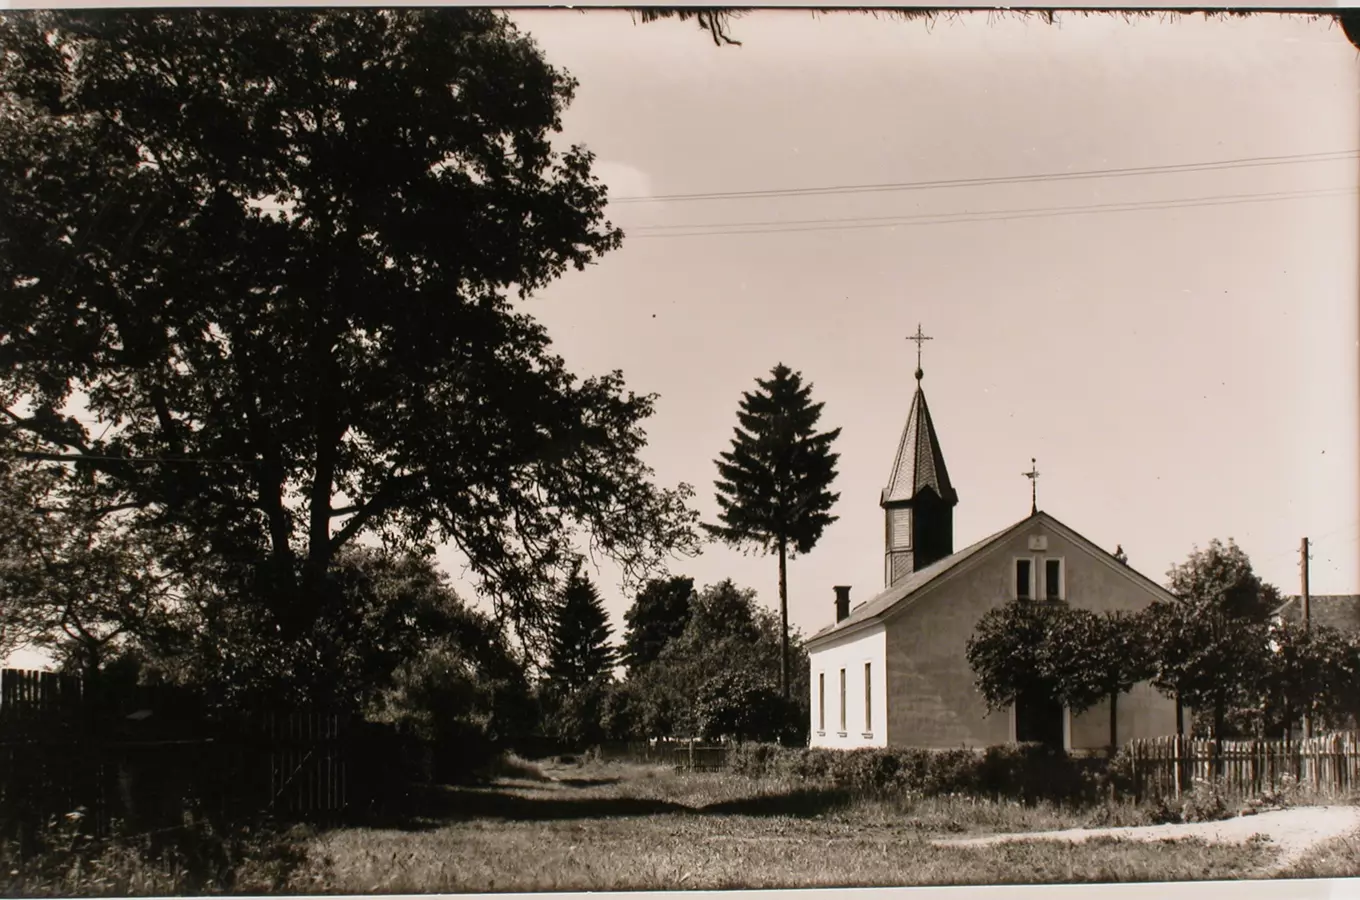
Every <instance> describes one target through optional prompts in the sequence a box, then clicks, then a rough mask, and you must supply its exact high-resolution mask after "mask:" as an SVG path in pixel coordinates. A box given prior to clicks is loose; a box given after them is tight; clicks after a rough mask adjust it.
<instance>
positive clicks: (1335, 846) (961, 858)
mask: <svg viewBox="0 0 1360 900" xmlns="http://www.w3.org/2000/svg"><path fill="white" fill-rule="evenodd" d="M394 799H397V800H398V802H396V803H394V804H393V810H392V811H390V818H389V819H388V820H387V821H385V822H379V821H377V820H374V821H372V822H370V824H368V825H367V826H365V827H345V828H339V829H332V830H320V831H318V830H315V829H311V828H308V827H304V826H295V827H293V828H291V829H288V830H287V831H284V832H278V831H276V830H273V829H268V828H265V829H255V830H249V831H248V832H242V833H241V834H238V835H235V836H230V837H229V839H226V840H223V839H222V838H223V837H224V836H220V835H219V836H218V837H217V838H212V837H211V836H210V835H204V836H200V838H201V840H198V841H197V843H196V842H195V841H194V840H190V841H188V842H187V843H185V842H184V841H180V842H179V843H177V844H175V845H174V850H173V852H169V853H167V852H165V851H162V852H159V853H154V852H153V853H151V854H150V855H148V853H147V852H145V849H143V850H138V849H137V848H136V847H133V846H129V845H123V844H118V843H116V842H115V843H111V844H109V845H107V846H106V847H105V848H104V849H103V850H102V851H99V852H94V848H91V852H80V853H71V852H57V851H54V852H51V853H48V854H46V855H45V856H43V857H41V858H37V859H28V860H22V859H19V858H16V857H13V856H12V855H11V854H10V853H9V849H10V848H8V847H7V846H6V845H0V896H13V897H22V896H133V895H143V896H145V895H161V896H169V895H191V894H219V893H228V894H271V893H289V894H296V893H308V894H314V893H355V894H369V893H426V892H485V891H505V892H510V891H515V892H519V891H543V890H561V891H589V890H631V891H640V890H674V889H705V890H721V889H733V888H797V887H830V886H836V887H850V886H860V887H881V886H908V885H949V884H1018V883H1082V882H1088V883H1089V882H1118V881H1190V880H1206V879H1214V880H1217V879H1242V878H1256V877H1262V876H1263V875H1264V874H1265V872H1266V870H1267V867H1268V866H1270V865H1271V864H1272V863H1273V862H1274V861H1275V860H1276V859H1277V855H1278V851H1277V850H1276V848H1275V847H1274V846H1273V845H1272V844H1271V843H1268V842H1263V841H1259V840H1250V841H1247V842H1245V843H1241V844H1207V843H1203V842H1200V841H1193V840H1178V841H1174V842H1159V843H1140V842H1135V841H1128V840H1117V839H1095V838H1093V839H1090V840H1088V841H1087V842H1085V843H1082V844H1075V845H1073V844H1066V843H1058V842H1047V841H1029V842H1016V843H1002V844H997V845H994V846H981V847H978V846H974V847H937V846H934V845H932V843H931V842H932V841H934V840H937V839H941V838H955V837H970V836H981V835H986V834H998V833H1015V832H1022V831H1023V832H1027V831H1047V830H1055V829H1064V828H1074V827H1083V826H1120V825H1142V824H1148V817H1149V814H1150V810H1149V809H1147V808H1135V807H1131V806H1110V807H1100V808H1096V809H1085V810H1074V809H1064V808H1060V807H1055V806H1052V805H1043V804H1041V805H1038V806H1023V805H1021V804H1018V803H1014V802H986V801H976V800H972V799H969V798H964V797H935V798H925V799H915V800H864V799H854V798H852V797H850V796H848V795H846V794H845V793H842V792H836V791H827V790H816V789H811V788H809V787H808V786H806V785H802V784H798V783H794V782H776V781H767V782H758V781H752V780H751V779H748V778H745V777H742V776H738V775H732V774H681V773H676V772H673V771H669V770H666V769H662V768H659V767H647V766H639V765H626V764H619V763H613V764H592V765H586V766H562V765H556V766H545V767H543V768H539V767H535V766H528V765H516V766H510V767H506V768H504V769H503V770H502V772H501V774H500V776H499V777H498V778H497V779H496V780H495V781H494V782H492V783H489V784H483V785H481V786H477V787H440V788H434V789H427V790H424V791H423V792H421V793H419V794H416V795H413V796H410V797H406V798H394ZM1356 875H1360V834H1357V835H1353V836H1349V837H1347V838H1344V839H1340V840H1335V841H1331V842H1329V843H1326V844H1323V845H1320V846H1318V847H1316V848H1315V849H1314V850H1313V851H1312V852H1310V853H1308V854H1307V855H1305V856H1304V857H1303V858H1301V859H1299V860H1298V861H1297V862H1296V863H1294V864H1293V865H1291V866H1290V868H1288V869H1287V870H1285V871H1284V872H1279V873H1275V877H1304V878H1317V877H1323V878H1327V877H1347V876H1356Z"/></svg>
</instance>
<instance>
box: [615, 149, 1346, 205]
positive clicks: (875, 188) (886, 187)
mask: <svg viewBox="0 0 1360 900" xmlns="http://www.w3.org/2000/svg"><path fill="white" fill-rule="evenodd" d="M1358 157H1360V150H1331V151H1326V152H1318V153H1296V154H1291V155H1287V156H1249V157H1241V158H1238V159H1224V160H1218V161H1215V162H1201V163H1177V164H1171V165H1163V166H1125V167H1122V168H1113V169H1085V170H1081V171H1076V172H1044V173H1038V174H1032V175H998V176H988V177H980V178H946V179H937V180H933V181H899V182H888V183H884V184H842V185H824V186H819V187H805V188H774V189H769V190H754V191H706V192H699V193H691V194H661V195H658V196H655V197H612V198H610V201H609V202H610V203H680V202H689V201H699V200H749V199H760V198H765V197H817V196H822V195H826V194H875V193H886V192H892V191H920V190H931V189H936V188H953V187H973V186H978V185H996V184H1026V183H1029V182H1035V181H1077V180H1081V179H1088V178H1126V177H1130V176H1138V175H1161V174H1172V173H1177V172H1213V171H1218V170H1222V169H1245V168H1257V167H1263V166H1284V165H1300V164H1305V163H1316V162H1334V161H1337V160H1347V159H1356V158H1358Z"/></svg>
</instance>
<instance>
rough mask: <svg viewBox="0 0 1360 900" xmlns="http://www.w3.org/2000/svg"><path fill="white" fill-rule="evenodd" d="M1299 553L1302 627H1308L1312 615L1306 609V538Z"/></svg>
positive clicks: (1305, 628)
mask: <svg viewBox="0 0 1360 900" xmlns="http://www.w3.org/2000/svg"><path fill="white" fill-rule="evenodd" d="M1299 554H1300V556H1301V557H1302V558H1301V559H1300V560H1299V562H1300V563H1301V564H1302V566H1303V595H1302V597H1301V598H1300V599H1301V600H1302V602H1303V627H1304V630H1307V629H1308V626H1309V622H1310V621H1311V619H1312V617H1311V615H1310V614H1309V609H1308V538H1304V539H1303V545H1302V546H1301V547H1299Z"/></svg>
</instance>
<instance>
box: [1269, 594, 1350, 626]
mask: <svg viewBox="0 0 1360 900" xmlns="http://www.w3.org/2000/svg"><path fill="white" fill-rule="evenodd" d="M1275 615H1277V616H1280V617H1281V618H1283V619H1285V620H1286V621H1290V622H1302V621H1303V598H1302V597H1299V596H1298V595H1294V596H1291V597H1287V598H1285V602H1284V603H1283V604H1282V605H1281V606H1280V607H1279V609H1277V610H1275ZM1308 621H1309V623H1310V624H1312V625H1325V626H1327V627H1328V628H1335V629H1336V630H1337V631H1340V632H1342V633H1346V634H1357V633H1360V594H1309V595H1308Z"/></svg>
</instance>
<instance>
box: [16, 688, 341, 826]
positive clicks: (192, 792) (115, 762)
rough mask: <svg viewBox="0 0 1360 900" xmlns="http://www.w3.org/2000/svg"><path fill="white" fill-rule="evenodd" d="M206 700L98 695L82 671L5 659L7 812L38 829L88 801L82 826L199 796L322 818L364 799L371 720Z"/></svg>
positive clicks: (142, 822)
mask: <svg viewBox="0 0 1360 900" xmlns="http://www.w3.org/2000/svg"><path fill="white" fill-rule="evenodd" d="M197 701H198V698H197V697H195V696H194V695H193V693H192V692H189V691H184V690H183V689H176V688H172V687H167V688H163V689H162V688H145V687H135V688H119V689H117V691H115V692H113V693H110V692H109V691H107V690H106V691H101V692H98V694H97V695H96V694H94V693H92V692H90V691H89V690H88V689H87V686H86V685H82V683H81V680H80V679H79V678H76V677H72V676H66V675H57V674H54V673H49V672H30V671H23V670H16V669H0V814H2V815H0V820H13V821H14V822H20V823H21V825H20V826H14V827H23V828H30V829H31V828H33V827H36V826H37V825H39V824H41V823H43V822H47V821H50V820H51V819H53V818H58V819H60V818H61V817H63V816H66V815H67V814H70V813H72V812H74V811H75V810H81V816H82V817H83V827H85V828H86V829H88V830H89V831H91V832H94V833H104V832H107V830H108V829H109V828H110V826H111V824H112V823H113V822H115V821H119V822H122V823H123V824H124V826H125V827H127V826H131V827H133V828H138V827H145V828H154V827H158V826H159V825H161V824H162V823H166V822H178V821H182V819H183V815H184V813H185V811H186V810H187V809H189V808H190V807H189V804H190V803H192V804H194V805H195V808H196V809H198V810H200V811H202V812H205V813H214V812H217V813H223V814H228V815H238V814H242V813H247V814H248V813H253V812H264V813H271V814H275V815H278V816H280V817H284V818H294V819H299V818H300V819H312V820H316V819H327V818H331V817H334V816H336V815H339V814H340V813H342V812H343V811H345V810H346V809H348V808H349V806H350V804H351V803H352V802H353V801H354V800H355V799H356V798H355V796H354V795H355V794H356V791H355V790H354V786H353V785H352V784H351V779H350V772H351V766H350V764H349V757H350V750H351V744H352V740H351V739H352V737H353V735H354V734H355V732H356V731H357V729H358V727H359V726H360V725H361V724H362V723H356V722H351V721H350V720H349V718H348V717H346V716H344V715H341V714H337V713H334V712H327V711H314V710H271V709H264V710H206V709H204V708H203V706H202V704H201V703H199V702H197ZM358 793H362V792H358ZM190 798H192V799H190ZM23 823H26V824H23ZM12 825H13V822H11V821H0V826H3V827H5V828H11V826H12ZM11 830H12V829H11Z"/></svg>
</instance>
